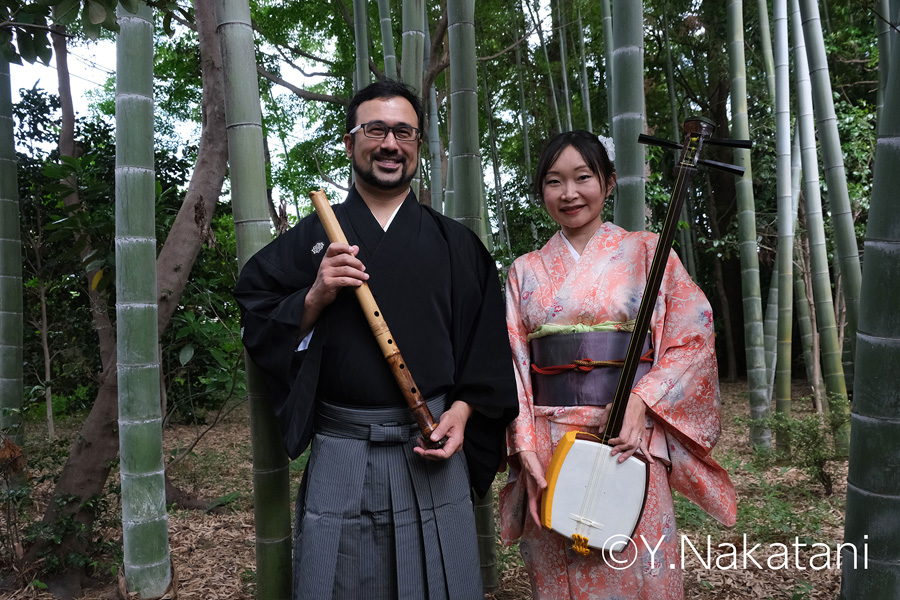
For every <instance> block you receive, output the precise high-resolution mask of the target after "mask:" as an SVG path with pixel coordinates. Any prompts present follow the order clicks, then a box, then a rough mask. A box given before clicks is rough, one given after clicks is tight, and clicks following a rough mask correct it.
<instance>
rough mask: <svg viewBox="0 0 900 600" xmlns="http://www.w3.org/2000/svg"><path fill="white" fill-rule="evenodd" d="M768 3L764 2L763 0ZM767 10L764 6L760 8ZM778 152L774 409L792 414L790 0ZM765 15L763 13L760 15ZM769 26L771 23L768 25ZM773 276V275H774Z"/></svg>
mask: <svg viewBox="0 0 900 600" xmlns="http://www.w3.org/2000/svg"><path fill="white" fill-rule="evenodd" d="M763 4H765V2H763ZM760 8H761V9H765V7H764V6H761V7H760ZM773 15H774V21H775V55H774V61H773V62H774V67H775V72H774V74H773V75H774V76H773V79H774V85H775V155H776V169H777V174H776V178H777V184H776V185H777V195H778V252H777V254H776V261H777V268H778V328H777V329H778V331H777V338H778V341H777V350H776V356H777V358H776V366H775V391H774V396H775V409H776V410H777V411H778V412H780V413H782V414H783V413H786V412H787V413H789V412H790V406H791V345H792V344H791V342H792V338H791V336H792V334H793V323H794V319H793V316H794V311H793V306H794V288H793V280H794V273H793V267H794V260H793V259H794V222H795V220H796V216H795V213H794V207H793V194H792V179H791V176H792V173H791V107H790V83H791V76H790V65H789V57H790V53H789V51H788V48H789V45H788V18H787V0H775V2H774V5H773ZM760 18H762V16H760ZM766 26H767V27H768V23H767V24H766ZM773 277H774V275H773Z"/></svg>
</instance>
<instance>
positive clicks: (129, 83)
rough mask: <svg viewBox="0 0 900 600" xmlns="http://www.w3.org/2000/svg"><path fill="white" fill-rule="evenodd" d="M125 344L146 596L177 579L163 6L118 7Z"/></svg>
mask: <svg viewBox="0 0 900 600" xmlns="http://www.w3.org/2000/svg"><path fill="white" fill-rule="evenodd" d="M117 16H118V22H119V34H118V35H117V36H116V75H117V76H116V170H115V173H116V236H115V246H116V346H117V349H118V356H117V360H118V382H119V385H118V390H119V460H120V463H119V465H120V478H121V482H122V545H123V547H124V551H125V580H126V582H127V583H128V588H129V589H130V590H132V591H136V592H137V593H138V595H139V596H140V597H141V598H153V597H159V596H161V595H163V594H164V593H165V592H166V589H167V588H168V587H169V583H170V581H171V579H172V571H171V565H170V561H169V531H168V519H167V515H166V483H165V468H164V466H163V447H162V410H161V405H160V384H159V369H160V367H159V336H158V333H157V324H156V323H157V303H156V218H155V214H154V211H155V201H156V194H155V192H156V183H155V171H154V166H153V11H152V10H151V9H150V7H149V6H147V5H146V4H145V3H144V2H139V3H138V5H137V12H136V13H134V14H132V13H129V12H127V11H126V10H125V9H124V8H123V7H122V5H121V4H120V5H119V8H118V11H117Z"/></svg>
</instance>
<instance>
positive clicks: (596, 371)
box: [531, 331, 653, 406]
mask: <svg viewBox="0 0 900 600" xmlns="http://www.w3.org/2000/svg"><path fill="white" fill-rule="evenodd" d="M631 336H632V333H631V332H630V331H582V332H576V333H556V334H551V335H545V336H542V337H535V338H533V339H532V340H531V385H532V389H533V392H534V404H535V406H605V405H607V404H609V403H610V402H612V400H613V397H614V396H615V393H616V388H617V387H618V385H619V377H620V375H621V374H622V364H623V363H624V361H625V355H626V354H627V352H628V344H629V343H630V342H631ZM652 366H653V358H652V350H651V347H650V334H649V333H647V334H646V336H645V339H644V344H643V347H642V348H641V362H640V363H638V368H637V373H636V374H635V379H634V381H635V384H637V382H638V381H639V380H640V379H641V377H643V376H644V375H646V374H647V372H648V371H649V370H650V368H651V367H652Z"/></svg>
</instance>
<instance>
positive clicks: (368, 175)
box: [344, 97, 422, 191]
mask: <svg viewBox="0 0 900 600" xmlns="http://www.w3.org/2000/svg"><path fill="white" fill-rule="evenodd" d="M372 121H379V122H381V123H384V124H385V125H389V126H394V125H409V126H412V127H418V126H419V120H418V117H417V116H416V111H415V110H414V109H413V107H412V105H411V104H410V103H409V102H407V101H406V99H404V98H401V97H393V98H376V99H374V100H369V101H368V102H363V103H362V104H360V105H359V107H358V108H357V111H356V123H355V125H359V124H360V123H370V122H372ZM421 145H422V140H421V138H420V139H416V140H411V141H406V142H401V141H398V140H397V139H396V138H395V137H394V134H393V132H390V133H388V135H387V137H385V138H384V139H381V140H379V139H374V138H369V137H366V136H365V134H364V133H363V131H362V129H360V130H359V131H357V132H356V133H354V134H353V135H350V134H349V133H348V134H345V135H344V147H345V148H346V150H347V157H348V158H349V159H350V160H351V162H352V164H353V170H354V171H355V172H356V176H357V178H358V179H359V180H360V182H359V183H361V184H362V185H365V186H368V187H371V188H375V189H377V190H382V191H391V190H400V189H402V188H404V187H407V186H408V185H409V182H410V181H412V178H413V177H414V176H415V174H416V168H417V167H418V164H419V147H420V146H421Z"/></svg>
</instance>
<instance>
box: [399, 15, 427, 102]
mask: <svg viewBox="0 0 900 600" xmlns="http://www.w3.org/2000/svg"><path fill="white" fill-rule="evenodd" d="M402 41H403V57H402V59H401V62H400V78H401V79H402V80H403V81H404V82H405V83H406V84H407V85H408V86H409V87H411V88H412V89H413V90H415V92H416V94H417V95H421V94H422V73H423V71H422V60H423V58H424V56H425V0H403V35H402Z"/></svg>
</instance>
